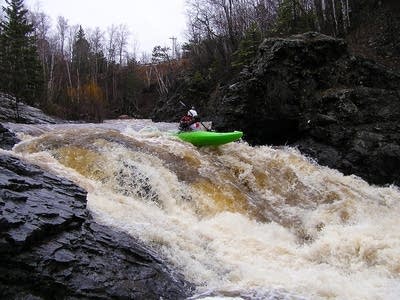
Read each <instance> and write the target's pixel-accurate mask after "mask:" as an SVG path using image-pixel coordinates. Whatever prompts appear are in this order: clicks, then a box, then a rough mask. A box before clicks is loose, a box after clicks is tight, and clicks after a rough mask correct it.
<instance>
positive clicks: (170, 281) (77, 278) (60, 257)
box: [0, 155, 190, 299]
mask: <svg viewBox="0 0 400 300" xmlns="http://www.w3.org/2000/svg"><path fill="white" fill-rule="evenodd" d="M189 291H190V285H188V284H187V283H186V282H185V281H184V280H183V279H182V278H180V276H178V275H174V272H173V271H172V270H170V269H169V268H168V267H167V266H166V264H165V263H164V262H163V261H161V260H160V259H159V258H157V255H156V254H155V253H154V252H153V251H152V250H151V249H147V248H146V247H145V246H143V245H141V244H140V243H139V242H138V241H136V240H134V239H133V238H132V237H130V236H128V235H126V234H125V233H122V232H117V231H115V230H113V229H112V228H108V227H105V226H102V225H100V224H97V223H96V222H94V221H93V219H92V218H91V215H90V214H89V212H88V211H87V209H86V192H85V191H83V190H82V189H81V188H79V187H77V186H75V185H74V184H73V183H71V182H69V181H68V180H65V179H61V178H58V177H55V176H53V175H51V174H49V173H47V172H45V171H43V170H40V169H39V168H37V167H35V166H32V165H28V164H26V163H24V162H22V161H20V160H18V159H17V158H14V157H11V156H8V155H0V298H1V299H185V298H187V297H188V293H189Z"/></svg>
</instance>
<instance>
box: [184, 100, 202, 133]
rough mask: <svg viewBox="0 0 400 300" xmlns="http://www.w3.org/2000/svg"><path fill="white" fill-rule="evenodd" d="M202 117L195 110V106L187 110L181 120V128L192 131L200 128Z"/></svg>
mask: <svg viewBox="0 0 400 300" xmlns="http://www.w3.org/2000/svg"><path fill="white" fill-rule="evenodd" d="M199 121H200V118H199V115H198V114H197V111H196V110H195V108H194V106H192V107H191V109H190V110H189V111H188V112H187V114H186V116H183V117H182V118H181V120H180V122H179V130H182V131H192V130H200V129H201V127H200V122H199Z"/></svg>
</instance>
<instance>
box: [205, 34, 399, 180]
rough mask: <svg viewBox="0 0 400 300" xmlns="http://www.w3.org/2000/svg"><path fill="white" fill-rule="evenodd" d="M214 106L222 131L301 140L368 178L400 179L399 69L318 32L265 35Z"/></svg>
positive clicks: (317, 154)
mask: <svg viewBox="0 0 400 300" xmlns="http://www.w3.org/2000/svg"><path fill="white" fill-rule="evenodd" d="M209 107H212V108H214V110H215V114H214V117H213V122H214V124H215V127H216V128H217V129H218V130H233V129H240V130H243V131H244V133H245V139H246V140H247V141H248V142H250V143H252V144H271V145H282V144H291V145H294V146H297V147H298V148H299V149H300V150H301V151H302V152H304V153H306V154H308V155H310V156H311V157H313V158H315V159H316V160H317V161H318V162H319V163H320V164H322V165H327V166H329V167H331V168H335V169H338V170H340V171H342V172H344V173H345V174H356V175H358V176H361V177H363V178H364V179H366V180H368V181H369V182H371V183H376V184H386V183H395V184H397V185H399V184H400V179H399V178H400V121H399V120H400V74H399V73H395V72H391V71H388V70H387V69H385V68H384V67H382V66H380V65H378V64H376V63H374V62H372V61H368V60H365V59H361V58H357V57H354V56H352V55H350V54H349V52H348V51H347V45H346V43H345V42H344V40H341V39H335V38H332V37H328V36H325V35H321V34H317V33H306V34H302V35H295V36H292V37H289V38H285V39H282V38H273V39H266V40H265V41H264V42H263V43H262V44H261V46H260V48H259V53H258V56H257V58H256V60H255V61H254V62H253V63H252V65H251V66H249V67H248V68H247V69H245V70H244V71H243V72H242V73H241V74H240V76H239V78H237V79H236V80H235V81H234V82H233V83H232V84H230V85H229V86H227V87H224V88H223V89H222V90H221V91H219V96H217V97H215V98H214V99H212V100H211V101H210V103H209Z"/></svg>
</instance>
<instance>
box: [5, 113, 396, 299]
mask: <svg viewBox="0 0 400 300" xmlns="http://www.w3.org/2000/svg"><path fill="white" fill-rule="evenodd" d="M6 127H8V128H9V129H10V130H12V131H13V132H15V133H17V134H18V137H19V138H20V139H21V140H22V141H21V142H20V143H19V144H17V145H16V146H15V147H14V148H13V150H12V151H11V152H12V154H13V155H16V156H18V157H20V158H22V159H24V160H26V161H29V162H31V163H34V164H37V165H39V166H41V167H42V168H45V169H46V170H49V171H51V172H53V173H55V174H57V175H59V176H62V177H66V178H68V179H71V180H73V181H74V182H76V183H77V184H78V185H80V186H81V187H83V188H84V189H86V190H87V191H88V196H87V197H88V202H87V207H88V209H89V210H90V211H91V212H92V214H93V215H94V217H95V219H96V220H97V221H98V222H99V223H102V224H106V225H108V226H112V227H114V228H116V229H117V230H121V231H124V232H127V233H128V234H130V235H132V236H134V237H135V238H138V239H140V240H142V241H143V242H144V243H146V244H147V245H148V246H150V247H152V248H153V249H156V251H157V253H159V255H160V257H162V258H163V259H165V260H167V261H168V262H169V263H170V264H171V266H173V267H174V268H175V269H176V270H177V271H179V272H182V274H184V276H185V278H186V279H187V280H188V281H190V282H192V283H194V284H195V285H196V287H197V290H196V293H197V294H196V295H197V296H194V297H193V299H195V298H201V297H206V296H207V295H209V296H210V297H211V295H213V296H214V298H216V296H215V295H220V296H221V297H222V296H223V297H225V298H235V299H393V300H394V299H399V298H400V230H399V228H398V225H399V217H400V190H399V188H398V187H396V186H387V187H378V186H372V185H369V184H367V183H366V182H365V181H363V180H362V179H360V178H358V177H355V176H344V175H343V174H341V173H340V172H338V171H336V170H333V169H329V168H326V167H322V166H319V165H318V164H317V163H315V162H314V161H312V160H311V159H309V158H307V157H304V156H302V155H301V154H300V153H299V152H298V151H297V150H296V149H294V148H289V147H281V148H273V147H269V146H259V147H252V146H249V145H248V144H247V143H246V142H244V141H241V142H235V143H231V144H227V145H223V146H220V147H217V148H208V147H204V148H196V147H194V146H192V145H191V144H188V143H185V142H183V141H181V140H179V139H178V138H177V137H175V136H174V135H173V131H174V130H175V128H176V124H168V123H153V122H151V121H150V120H119V121H108V122H105V123H103V124H62V125H18V124H8V125H7V126H6Z"/></svg>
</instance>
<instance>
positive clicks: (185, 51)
mask: <svg viewBox="0 0 400 300" xmlns="http://www.w3.org/2000/svg"><path fill="white" fill-rule="evenodd" d="M399 6H400V5H399V3H398V1H396V0H386V1H385V0H187V1H186V14H187V36H188V41H187V42H186V43H184V44H183V45H182V46H181V47H180V48H179V49H178V48H176V49H171V48H169V47H164V46H160V45H154V49H153V52H152V53H151V56H150V55H149V57H147V58H145V57H142V58H139V57H138V55H137V54H136V53H129V51H128V50H127V37H128V34H129V28H127V27H126V26H124V25H113V26H112V27H111V28H109V29H108V31H107V32H104V31H102V30H100V29H99V28H98V27H97V28H95V29H92V28H83V27H82V26H81V25H79V24H69V21H68V20H67V19H66V18H65V17H63V16H59V17H58V19H57V20H56V24H55V27H52V26H51V23H50V18H49V16H47V15H46V13H45V12H40V11H29V10H28V9H27V8H26V7H25V5H24V1H23V0H6V1H5V5H4V7H3V14H2V15H1V20H0V42H1V43H0V74H1V76H0V92H3V93H6V94H8V95H11V96H13V97H15V99H16V108H15V109H16V112H17V114H16V115H17V116H18V102H20V101H22V102H24V103H27V104H29V105H32V106H35V107H39V108H41V109H43V110H44V111H45V112H46V113H48V114H50V115H54V116H58V117H62V118H64V119H69V120H83V121H91V122H101V121H102V120H104V119H108V118H116V117H119V116H122V115H125V116H129V117H138V118H140V117H144V118H149V117H151V116H152V111H153V109H154V108H155V105H156V103H157V101H159V99H168V98H169V97H172V96H175V97H177V94H179V95H178V98H179V99H192V100H193V101H196V102H201V101H202V100H203V99H206V98H207V97H209V95H210V94H212V93H213V91H214V90H215V89H216V88H217V87H218V86H220V85H222V84H226V83H228V82H229V80H230V79H231V78H232V76H234V74H237V73H238V72H240V71H241V70H242V69H243V68H244V67H245V66H246V65H247V64H248V63H250V62H251V61H252V59H253V58H254V56H255V54H256V52H257V48H258V46H259V44H260V43H261V41H262V40H263V39H264V38H268V37H277V36H282V37H284V36H288V35H292V34H296V33H303V32H308V31H316V32H320V33H323V34H326V35H330V36H334V37H339V38H343V39H345V40H346V41H347V42H348V44H349V47H350V49H351V50H352V51H353V52H354V53H355V54H356V55H361V56H365V57H367V58H370V59H373V60H376V61H378V62H380V63H382V64H384V65H386V66H387V67H388V68H392V69H397V70H398V67H399V66H400V35H399V32H400V20H399V19H400V18H399V15H400V13H399V11H400V9H399ZM99 25H101V24H99ZM171 34H172V33H171ZM17 118H18V117H17ZM17 121H18V120H17Z"/></svg>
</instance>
